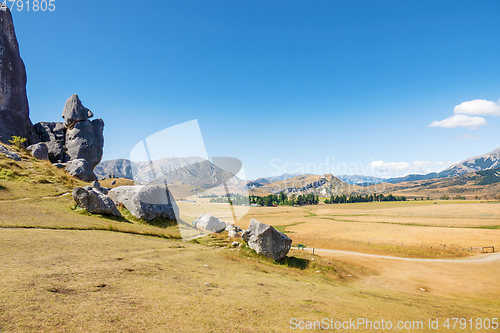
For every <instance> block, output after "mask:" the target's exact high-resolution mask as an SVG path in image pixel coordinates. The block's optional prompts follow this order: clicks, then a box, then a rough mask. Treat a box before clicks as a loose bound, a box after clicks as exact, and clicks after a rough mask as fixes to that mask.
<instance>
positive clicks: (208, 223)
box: [194, 214, 227, 233]
mask: <svg viewBox="0 0 500 333" xmlns="http://www.w3.org/2000/svg"><path fill="white" fill-rule="evenodd" d="M194 224H195V225H196V227H197V228H199V229H203V230H206V231H209V232H217V233H219V232H223V231H224V230H225V229H226V226H227V225H226V223H225V222H222V221H220V220H219V219H218V218H216V217H215V216H212V215H210V214H201V216H200V217H199V218H198V219H196V220H195V221H194Z"/></svg>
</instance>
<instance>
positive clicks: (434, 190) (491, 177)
mask: <svg viewBox="0 0 500 333" xmlns="http://www.w3.org/2000/svg"><path fill="white" fill-rule="evenodd" d="M384 185H385V186H383V187H382V192H383V193H392V194H394V195H404V196H410V197H432V198H434V199H436V198H440V197H442V196H445V195H446V196H448V197H450V198H453V197H455V196H457V195H459V196H467V197H468V198H469V199H474V198H475V197H476V196H477V197H479V198H484V196H485V195H487V196H488V198H490V199H491V198H492V197H495V196H497V195H498V194H499V193H500V168H497V169H488V170H482V171H475V172H469V173H466V174H463V175H460V176H455V177H443V178H434V179H425V180H415V181H411V182H403V183H397V184H388V183H385V184H384Z"/></svg>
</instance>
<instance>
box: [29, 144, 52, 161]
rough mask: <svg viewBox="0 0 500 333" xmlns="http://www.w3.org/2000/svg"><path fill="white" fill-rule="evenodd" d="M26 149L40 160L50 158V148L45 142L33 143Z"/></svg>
mask: <svg viewBox="0 0 500 333" xmlns="http://www.w3.org/2000/svg"><path fill="white" fill-rule="evenodd" d="M26 149H27V150H28V151H29V152H30V153H31V156H33V157H34V158H36V159H38V160H48V159H49V148H48V147H47V145H46V144H45V143H43V142H40V143H36V144H34V145H31V146H29V147H28V148H26Z"/></svg>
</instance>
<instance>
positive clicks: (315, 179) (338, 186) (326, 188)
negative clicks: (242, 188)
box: [251, 174, 349, 196]
mask: <svg viewBox="0 0 500 333" xmlns="http://www.w3.org/2000/svg"><path fill="white" fill-rule="evenodd" d="M348 188H349V185H348V184H346V183H345V182H343V181H341V180H340V179H338V178H337V177H335V176H333V175H331V174H325V175H300V176H296V177H293V178H288V179H285V180H279V181H275V182H272V183H269V184H265V185H261V186H258V187H254V188H253V189H252V191H251V193H252V194H256V195H269V194H279V193H280V192H283V193H285V194H287V195H292V194H295V195H300V194H310V193H313V194H317V195H319V196H330V195H332V194H342V193H345V192H346V191H348Z"/></svg>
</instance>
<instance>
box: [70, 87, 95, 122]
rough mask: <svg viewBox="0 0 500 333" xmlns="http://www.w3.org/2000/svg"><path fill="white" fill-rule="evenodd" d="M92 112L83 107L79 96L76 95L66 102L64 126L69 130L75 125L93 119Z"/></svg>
mask: <svg viewBox="0 0 500 333" xmlns="http://www.w3.org/2000/svg"><path fill="white" fill-rule="evenodd" d="M93 116H94V114H93V113H92V111H90V110H89V109H87V108H86V107H85V106H83V104H82V102H81V101H80V98H79V97H78V95H76V94H74V95H72V96H71V97H70V98H68V100H67V101H66V104H65V105H64V110H63V114H62V117H63V118H64V126H66V127H67V128H69V127H71V126H73V125H74V124H76V123H78V122H80V121H85V120H87V119H89V118H92V117H93Z"/></svg>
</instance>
